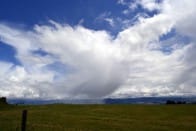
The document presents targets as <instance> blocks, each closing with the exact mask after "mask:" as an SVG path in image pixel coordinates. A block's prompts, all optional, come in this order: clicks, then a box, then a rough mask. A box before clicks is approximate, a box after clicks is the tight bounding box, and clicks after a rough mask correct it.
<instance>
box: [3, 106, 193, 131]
mask: <svg viewBox="0 0 196 131" xmlns="http://www.w3.org/2000/svg"><path fill="white" fill-rule="evenodd" d="M24 109H27V110H28V116H27V131H63V130H66V131H104V130H105V131H112V130H116V131H138V130H141V131H144V130H145V131H153V130H154V131H157V130H158V131H168V130H171V131H187V130H188V131H195V130H196V105H191V104H190V105H66V104H52V105H25V106H24V105H17V106H16V105H0V131H17V130H18V131H19V130H20V128H21V114H22V110H24Z"/></svg>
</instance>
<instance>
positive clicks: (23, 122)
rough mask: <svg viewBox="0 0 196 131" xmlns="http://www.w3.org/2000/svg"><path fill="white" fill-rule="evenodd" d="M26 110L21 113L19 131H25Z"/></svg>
mask: <svg viewBox="0 0 196 131" xmlns="http://www.w3.org/2000/svg"><path fill="white" fill-rule="evenodd" d="M26 121H27V110H23V111H22V123H21V131H26Z"/></svg>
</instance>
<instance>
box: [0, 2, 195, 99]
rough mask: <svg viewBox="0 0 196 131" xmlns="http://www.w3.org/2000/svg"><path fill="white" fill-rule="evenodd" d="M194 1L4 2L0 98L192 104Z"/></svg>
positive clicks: (0, 28)
mask: <svg viewBox="0 0 196 131" xmlns="http://www.w3.org/2000/svg"><path fill="white" fill-rule="evenodd" d="M194 5H195V2H194V1H193V0H189V1H185V0H179V1H178V0H173V1H172V0H158V1H157V0H138V1H136V0H41V1H40V0H18V1H14V0H1V1H0V66H1V67H2V69H0V76H1V79H0V82H1V85H0V96H7V97H13V98H40V99H70V98H71V99H72V98H76V99H77V98H104V97H143V96H187V95H188V96H192V95H195V93H196V89H195V86H196V83H195V82H194V79H195V77H196V76H195V75H194V72H196V70H195V66H196V61H195V60H194V58H195V53H194V52H195V51H194V49H196V46H195V34H196V32H195V26H194V23H195V21H196V17H195V15H194V14H195V13H196V10H195V7H194Z"/></svg>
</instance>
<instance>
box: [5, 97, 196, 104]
mask: <svg viewBox="0 0 196 131" xmlns="http://www.w3.org/2000/svg"><path fill="white" fill-rule="evenodd" d="M168 100H171V101H175V102H179V101H184V102H186V103H187V104H190V103H193V104H195V103H196V97H139V98H105V99H66V100H40V99H8V100H7V101H8V103H9V104H21V105H23V104H25V105H26V104H27V105H28V104H31V105H33V104H35V105H42V104H54V103H62V104H165V103H166V102H167V101H168Z"/></svg>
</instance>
